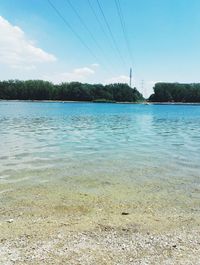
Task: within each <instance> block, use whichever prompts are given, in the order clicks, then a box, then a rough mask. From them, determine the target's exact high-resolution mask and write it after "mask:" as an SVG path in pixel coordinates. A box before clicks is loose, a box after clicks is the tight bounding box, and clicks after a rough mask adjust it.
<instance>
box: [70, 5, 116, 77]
mask: <svg viewBox="0 0 200 265" xmlns="http://www.w3.org/2000/svg"><path fill="white" fill-rule="evenodd" d="M66 1H67V2H68V4H69V6H70V7H71V9H72V10H73V12H74V13H75V14H76V16H77V18H78V19H79V21H80V23H81V24H82V26H83V27H84V28H85V29H86V31H87V32H88V34H89V35H90V37H91V39H92V40H93V41H94V43H95V44H96V46H97V47H98V49H99V51H100V52H101V53H102V55H103V56H104V58H105V59H104V61H105V62H106V63H107V58H106V54H105V52H104V51H103V49H102V47H101V46H100V45H99V43H98V41H97V40H96V38H95V36H94V34H93V33H92V31H91V30H90V29H89V27H88V26H87V24H86V23H85V21H84V19H83V18H82V17H81V16H80V14H79V12H78V11H77V9H76V8H75V7H74V5H73V4H72V2H71V1H70V0H66ZM108 64H109V63H108ZM106 68H107V70H109V72H110V71H111V70H110V67H106Z"/></svg>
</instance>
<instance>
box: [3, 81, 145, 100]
mask: <svg viewBox="0 0 200 265" xmlns="http://www.w3.org/2000/svg"><path fill="white" fill-rule="evenodd" d="M0 99H4V100H63V101H64V100H69V101H97V102H98V101H100V102H101V101H102V102H104V101H110V102H137V101H141V100H143V96H142V94H140V93H139V92H138V90H137V89H136V88H133V89H132V88H131V87H129V86H128V85H127V84H110V85H105V86H104V85H101V84H94V85H91V84H82V83H79V82H71V83H61V84H59V85H55V84H53V83H51V82H48V81H43V80H28V81H20V80H9V81H0Z"/></svg>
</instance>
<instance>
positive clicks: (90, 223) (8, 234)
mask: <svg viewBox="0 0 200 265" xmlns="http://www.w3.org/2000/svg"><path fill="white" fill-rule="evenodd" d="M62 184H63V185H61V183H59V184H55V183H51V184H50V183H43V184H40V185H39V184H38V185H32V186H28V185H27V187H26V186H24V187H22V186H20V185H19V186H17V185H16V184H13V187H12V189H10V190H8V189H7V187H6V184H5V185H4V192H2V193H1V207H0V212H1V214H0V216H1V218H0V264H3V265H10V264H17V265H18V264H20V265H22V264H27V265H29V264H34V265H35V264H38V265H39V264H91V265H92V264H109V265H111V264H113V265H114V264H170V265H171V264H183V265H185V264H195V265H198V264H200V227H199V225H200V214H199V201H198V200H195V199H194V198H195V195H196V194H198V192H199V191H198V190H194V198H191V199H190V200H189V198H188V196H187V195H186V194H182V193H180V194H174V195H171V196H169V197H168V199H167V197H166V191H165V190H164V189H163V190H162V189H161V187H160V188H159V186H158V185H157V186H156V184H155V183H153V184H152V185H150V184H149V185H146V186H143V187H142V186H137V185H135V184H134V185H133V186H131V185H126V184H124V185H123V184H122V183H118V184H115V185H112V183H109V181H106V182H100V181H99V182H98V183H97V182H94V183H92V182H87V183H82V184H81V185H82V186H85V187H86V186H87V188H88V187H90V189H88V191H87V192H85V191H82V189H81V188H77V187H73V185H71V186H70V185H69V183H64V182H63V183H62ZM98 185H99V188H98V190H95V191H94V190H92V187H93V186H94V187H97V186H98ZM9 188H11V187H10V185H9ZM2 191H3V190H2Z"/></svg>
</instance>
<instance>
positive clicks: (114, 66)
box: [0, 0, 200, 96]
mask: <svg viewBox="0 0 200 265" xmlns="http://www.w3.org/2000/svg"><path fill="white" fill-rule="evenodd" d="M49 1H50V2H51V3H52V4H53V6H54V7H52V5H51V4H50V2H49ZM98 1H99V3H100V6H101V8H102V10H103V14H104V16H105V18H106V21H107V24H106V22H105V20H104V17H103V15H102V12H101V9H100V8H99V5H98ZM116 2H117V0H116V1H115V0H0V80H8V79H21V80H27V79H44V80H49V81H52V82H54V83H60V82H69V81H80V82H88V83H103V84H107V83H114V82H127V83H128V82H129V69H130V67H132V68H133V81H132V83H133V86H136V87H137V89H138V90H139V91H140V92H142V93H143V94H144V95H145V96H148V95H150V94H151V93H152V91H153V90H152V88H153V86H154V84H155V83H156V82H189V83H193V82H200V74H199V70H200V16H199V14H200V1H199V0H119V2H120V8H121V9H120V10H121V13H122V19H123V22H124V24H123V25H124V31H125V34H124V32H123V28H122V25H121V22H120V16H119V13H118V9H117V6H116ZM70 3H71V5H70ZM89 3H90V4H91V6H92V8H93V11H94V12H95V13H94V12H93V11H92V9H91V6H90V4H89ZM58 13H59V14H58ZM127 46H129V49H128V47H127ZM142 80H143V81H142Z"/></svg>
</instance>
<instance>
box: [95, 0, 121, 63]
mask: <svg viewBox="0 0 200 265" xmlns="http://www.w3.org/2000/svg"><path fill="white" fill-rule="evenodd" d="M96 1H97V4H98V7H99V9H100V12H101V14H102V16H103V19H104V22H105V24H106V27H107V29H108V31H109V33H110V37H111V39H112V41H113V44H114V46H115V49H116V52H117V53H118V55H119V57H120V59H121V61H122V62H123V64H124V65H125V66H126V63H125V60H124V58H123V56H122V54H121V52H120V50H119V47H118V45H117V42H116V40H115V37H114V35H113V33H112V30H111V27H110V25H109V23H108V20H107V18H106V16H105V13H104V11H103V8H102V6H101V4H100V2H99V0H96Z"/></svg>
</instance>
